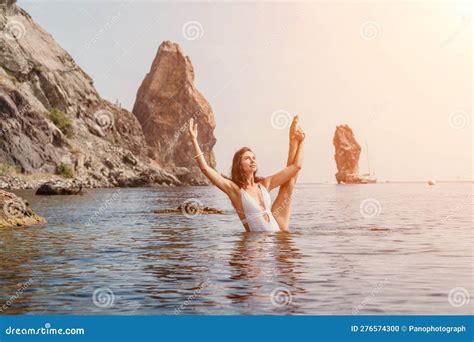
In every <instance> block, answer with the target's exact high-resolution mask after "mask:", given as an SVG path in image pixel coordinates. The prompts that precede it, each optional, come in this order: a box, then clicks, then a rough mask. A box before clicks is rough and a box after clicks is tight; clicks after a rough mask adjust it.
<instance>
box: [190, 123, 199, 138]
mask: <svg viewBox="0 0 474 342" xmlns="http://www.w3.org/2000/svg"><path fill="white" fill-rule="evenodd" d="M188 130H189V134H190V135H191V137H192V138H193V139H196V138H197V136H198V125H197V123H194V119H193V118H191V119H189V127H188Z"/></svg>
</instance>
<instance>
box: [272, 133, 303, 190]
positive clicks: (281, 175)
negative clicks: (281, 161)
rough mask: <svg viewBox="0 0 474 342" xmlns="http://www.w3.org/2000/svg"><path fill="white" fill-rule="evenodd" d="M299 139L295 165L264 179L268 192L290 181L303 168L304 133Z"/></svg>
mask: <svg viewBox="0 0 474 342" xmlns="http://www.w3.org/2000/svg"><path fill="white" fill-rule="evenodd" d="M298 139H299V144H298V150H297V151H296V155H295V160H294V161H293V163H292V164H290V165H288V166H287V167H285V168H284V169H283V170H281V171H279V172H277V173H276V174H274V175H272V176H269V177H266V178H265V179H264V181H263V184H264V185H265V186H266V187H267V189H268V191H270V190H272V189H274V188H276V187H279V186H280V185H282V184H284V183H286V182H287V181H289V180H290V179H291V178H292V177H293V176H295V175H296V174H297V173H298V172H299V171H300V170H301V168H302V167H303V144H304V133H302V131H301V135H299V138H298Z"/></svg>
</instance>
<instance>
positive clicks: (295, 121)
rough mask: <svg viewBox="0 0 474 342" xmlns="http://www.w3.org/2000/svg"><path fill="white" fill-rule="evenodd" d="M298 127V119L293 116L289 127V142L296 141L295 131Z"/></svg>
mask: <svg viewBox="0 0 474 342" xmlns="http://www.w3.org/2000/svg"><path fill="white" fill-rule="evenodd" d="M298 127H299V118H298V115H295V117H294V118H293V122H292V123H291V126H290V140H293V141H294V140H297V139H296V131H297V129H298Z"/></svg>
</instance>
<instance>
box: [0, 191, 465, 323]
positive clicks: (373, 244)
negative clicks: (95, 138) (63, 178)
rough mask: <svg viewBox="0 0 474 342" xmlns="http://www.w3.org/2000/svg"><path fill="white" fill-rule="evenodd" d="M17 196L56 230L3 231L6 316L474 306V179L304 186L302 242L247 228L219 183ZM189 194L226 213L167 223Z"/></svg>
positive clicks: (0, 253)
mask: <svg viewBox="0 0 474 342" xmlns="http://www.w3.org/2000/svg"><path fill="white" fill-rule="evenodd" d="M17 193H18V194H19V195H20V196H22V197H24V198H26V199H27V200H28V201H29V202H30V203H31V204H32V206H33V208H34V209H35V210H36V211H37V212H38V213H40V214H41V215H43V216H45V217H46V218H47V220H48V224H46V225H41V226H32V227H29V228H15V229H2V230H0V311H2V309H3V312H1V313H0V314H140V315H141V314H170V315H172V314H186V315H200V314H247V315H254V314H255V315H257V314H283V315H287V314H470V313H471V310H472V306H471V304H469V303H467V302H466V303H465V305H461V306H459V305H452V298H450V297H449V292H450V291H451V290H452V289H454V288H462V289H465V290H466V291H467V295H469V294H472V293H473V287H472V260H471V253H472V250H471V248H472V184H470V183H440V184H438V185H436V187H428V186H426V185H424V184H377V185H365V186H364V185H355V186H334V185H321V184H320V185H317V184H301V185H299V186H298V187H297V190H296V194H295V202H294V207H293V214H292V215H293V216H292V232H291V233H287V232H280V233H246V232H244V231H243V228H242V227H241V224H240V222H239V220H238V218H237V216H236V215H235V214H234V212H233V210H232V207H231V206H230V203H229V202H228V201H227V199H226V198H225V196H224V195H223V194H221V193H220V192H219V191H218V190H217V189H215V188H211V187H182V188H163V189H151V188H142V189H96V190H90V191H89V192H88V194H87V195H85V196H66V197H37V196H34V194H33V192H31V191H18V192H17ZM275 195H276V192H273V193H272V196H273V197H274V196H275ZM189 198H197V199H199V200H200V201H201V202H202V203H204V204H205V205H208V206H213V207H217V208H220V209H223V210H225V214H224V215H201V216H197V217H194V218H188V217H185V216H183V215H180V214H160V215H157V214H153V210H154V209H159V208H161V209H163V208H170V207H177V206H178V205H179V204H180V203H182V202H183V201H185V200H186V199H189ZM366 205H367V207H365V206H366ZM461 291H464V290H461ZM465 294H466V292H462V293H461V295H465ZM450 300H451V303H450ZM472 302H473V301H472V300H471V303H472ZM455 304H456V303H455Z"/></svg>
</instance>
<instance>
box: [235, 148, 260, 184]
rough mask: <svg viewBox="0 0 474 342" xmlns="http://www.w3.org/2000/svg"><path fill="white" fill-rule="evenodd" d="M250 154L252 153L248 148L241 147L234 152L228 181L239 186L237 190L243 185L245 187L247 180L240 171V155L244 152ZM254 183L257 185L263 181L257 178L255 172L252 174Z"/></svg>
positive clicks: (242, 171)
mask: <svg viewBox="0 0 474 342" xmlns="http://www.w3.org/2000/svg"><path fill="white" fill-rule="evenodd" d="M248 151H250V152H252V153H253V151H252V150H251V149H250V147H247V146H245V147H242V148H241V149H240V150H238V151H237V152H235V154H234V158H233V159H232V169H231V171H230V179H231V180H232V181H233V182H234V183H235V184H237V185H238V186H239V188H243V187H244V186H245V185H247V178H246V177H245V174H244V170H242V165H241V164H240V162H241V159H242V155H243V154H244V153H245V152H248ZM253 177H254V180H255V183H259V182H261V181H262V180H263V178H261V177H257V171H255V172H254V174H253Z"/></svg>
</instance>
